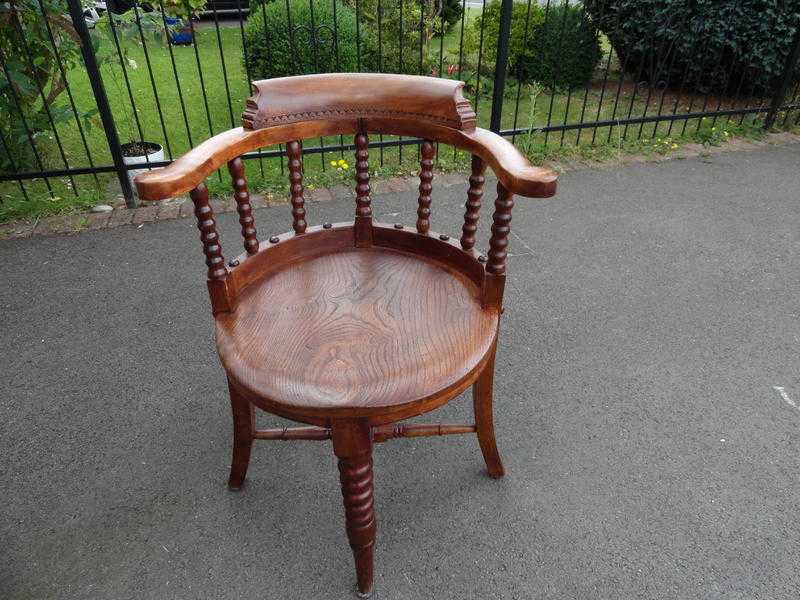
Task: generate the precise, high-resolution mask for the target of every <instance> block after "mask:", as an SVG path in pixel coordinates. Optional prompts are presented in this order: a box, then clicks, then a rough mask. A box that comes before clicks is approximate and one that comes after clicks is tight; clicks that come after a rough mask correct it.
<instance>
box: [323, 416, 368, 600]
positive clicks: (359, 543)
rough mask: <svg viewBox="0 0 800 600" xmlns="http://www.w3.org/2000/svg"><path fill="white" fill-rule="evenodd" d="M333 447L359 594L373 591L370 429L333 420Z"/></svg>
mask: <svg viewBox="0 0 800 600" xmlns="http://www.w3.org/2000/svg"><path fill="white" fill-rule="evenodd" d="M332 429H333V451H334V453H335V454H336V456H337V457H338V459H339V480H340V481H341V484H342V498H343V500H344V511H345V521H346V526H347V537H348V539H349V540H350V547H351V548H352V549H353V558H354V559H355V563H356V577H357V579H358V595H359V596H360V597H362V598H367V597H369V596H370V594H371V593H372V575H373V550H374V548H375V510H374V502H373V495H372V432H371V428H370V426H369V424H368V423H366V422H365V421H359V420H349V421H347V420H346V421H338V422H334V423H333V427H332Z"/></svg>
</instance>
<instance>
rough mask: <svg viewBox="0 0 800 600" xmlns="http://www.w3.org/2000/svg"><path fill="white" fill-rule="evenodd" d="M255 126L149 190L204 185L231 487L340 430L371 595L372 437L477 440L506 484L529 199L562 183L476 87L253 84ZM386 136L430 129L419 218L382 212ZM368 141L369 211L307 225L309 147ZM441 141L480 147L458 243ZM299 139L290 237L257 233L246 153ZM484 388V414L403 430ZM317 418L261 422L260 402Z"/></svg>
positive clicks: (359, 204)
mask: <svg viewBox="0 0 800 600" xmlns="http://www.w3.org/2000/svg"><path fill="white" fill-rule="evenodd" d="M253 87H254V95H253V96H252V97H251V98H250V99H249V100H248V101H247V104H246V108H245V110H244V113H243V115H242V121H243V127H240V128H237V129H231V130H229V131H226V132H224V133H221V134H219V135H216V136H214V137H212V138H211V139H209V140H207V141H205V142H203V143H202V144H200V145H199V146H197V147H196V148H194V149H192V150H190V151H189V152H188V153H187V154H185V155H184V156H182V157H181V158H179V159H178V160H176V161H175V162H173V163H172V164H170V165H169V166H167V167H166V168H163V169H158V170H154V171H151V172H148V173H143V174H140V175H138V176H137V177H136V187H137V189H138V192H139V196H140V197H141V198H142V199H145V200H160V199H164V198H169V197H173V196H176V195H179V194H183V193H185V192H189V193H190V195H191V198H192V201H193V203H194V207H195V210H194V212H195V216H196V217H197V227H198V229H199V230H200V240H201V242H202V244H203V252H204V254H205V258H206V265H207V266H208V281H207V283H208V291H209V295H210V300H211V309H212V313H213V316H214V319H215V326H216V343H217V350H218V353H219V356H220V360H221V362H222V365H223V367H224V368H225V372H226V374H227V378H228V388H229V390H230V401H231V407H232V411H233V429H234V430H233V459H232V464H231V472H230V478H229V480H228V485H229V487H230V488H231V489H235V490H238V489H240V488H241V486H242V485H243V483H244V479H245V475H246V472H247V466H248V463H249V460H250V449H251V447H252V444H253V441H254V440H261V439H263V440H290V439H291V440H327V439H331V440H332V442H333V451H334V453H335V455H336V456H337V458H338V461H339V474H340V481H341V488H342V495H343V499H344V508H345V523H346V529H347V535H348V539H349V541H350V546H351V548H352V551H353V555H354V558H355V566H356V574H357V581H358V584H357V585H358V592H359V593H360V594H361V595H367V594H369V593H370V592H371V590H372V579H373V547H374V544H375V513H374V508H373V475H372V445H373V443H375V442H383V441H386V440H389V439H391V438H396V437H420V436H431V435H446V434H458V433H475V434H477V438H478V443H479V445H480V449H481V451H482V453H483V457H484V459H485V461H486V465H487V468H488V472H489V475H491V476H492V477H501V476H502V475H503V465H502V463H501V461H500V456H499V454H498V452H497V446H496V443H495V436H494V425H493V421H492V387H493V375H494V361H495V350H496V346H497V335H498V324H499V320H500V314H501V312H502V302H503V289H504V284H505V277H506V275H505V273H506V247H507V246H508V236H509V232H510V223H511V209H512V208H513V206H514V200H513V195H514V194H518V195H521V196H528V197H536V198H545V197H549V196H552V195H553V194H554V193H555V189H556V176H555V175H554V174H553V173H552V172H551V171H549V170H546V169H541V168H537V167H533V166H531V165H530V163H529V162H528V161H527V160H526V159H525V158H524V157H523V156H522V155H521V154H520V153H519V152H518V151H517V150H516V149H515V148H514V146H513V145H512V144H511V143H509V142H508V141H507V140H505V139H503V138H501V137H499V136H498V135H496V134H494V133H492V132H490V131H486V130H484V129H480V128H478V127H476V125H475V122H476V118H475V113H474V111H473V110H472V107H471V106H470V104H469V102H468V101H467V100H465V99H464V96H463V94H462V87H463V83H462V82H459V81H451V80H445V79H434V78H429V77H416V76H406V75H381V74H355V73H335V74H326V75H306V76H299V77H286V78H280V79H272V80H267V81H257V82H255V83H254V84H253ZM373 133H381V134H393V135H403V136H415V137H418V138H420V139H422V140H423V141H422V143H421V164H420V174H419V179H420V184H419V198H418V210H417V222H416V226H415V227H413V228H411V227H405V226H402V225H400V224H395V225H389V224H383V223H378V222H375V221H373V218H372V207H371V200H370V185H369V164H368V148H369V135H370V134H373ZM343 134H352V135H354V146H355V157H356V162H355V194H356V201H355V204H356V206H355V217H354V220H353V221H350V222H346V223H333V224H332V223H325V224H323V225H322V226H309V225H308V224H307V223H306V209H305V201H304V196H303V168H302V140H303V139H306V138H316V137H319V136H327V135H343ZM435 142H442V143H445V144H451V145H453V146H456V147H458V148H460V149H463V150H466V151H468V152H470V153H471V155H472V173H471V175H470V177H469V188H468V191H467V193H466V197H467V201H466V211H465V214H464V225H463V228H462V232H461V235H460V238H451V237H449V236H448V235H445V234H439V233H434V232H433V231H431V230H430V214H431V209H430V206H431V190H432V179H433V159H434V152H435ZM279 143H282V144H283V143H285V144H286V152H287V155H288V166H289V190H290V195H291V216H292V230H291V231H289V232H288V233H283V234H280V235H273V236H272V237H269V238H268V239H266V240H262V241H259V239H258V237H257V233H256V227H255V222H254V219H253V213H252V209H251V206H250V198H249V194H248V190H247V182H246V179H245V172H244V163H243V161H242V158H241V155H242V154H244V153H246V152H249V151H251V150H254V149H256V148H260V147H263V146H270V145H273V144H279ZM225 164H227V167H228V170H229V172H230V174H231V178H232V185H233V190H234V198H235V201H236V205H237V211H238V215H239V223H240V224H241V228H242V237H243V238H244V252H243V253H241V254H239V255H238V256H236V257H235V258H233V259H232V260H230V261H229V262H228V263H227V264H226V262H225V259H224V258H223V254H222V247H221V245H220V239H219V235H218V233H217V227H216V222H215V220H214V214H213V211H212V209H211V206H210V204H209V197H208V196H209V195H208V190H207V188H206V186H205V185H204V183H203V182H204V180H205V178H206V177H207V176H209V175H210V174H212V173H213V172H214V171H215V170H216V169H218V168H219V167H221V166H222V165H225ZM487 165H488V166H490V167H491V168H492V170H493V171H494V173H495V175H496V176H497V179H498V184H497V199H496V200H495V202H494V214H493V216H492V227H491V238H490V240H489V251H488V253H487V255H486V256H483V255H481V254H479V252H478V251H477V250H476V248H475V243H476V231H477V223H478V215H479V211H480V208H481V198H482V195H483V184H484V171H485V169H486V167H487ZM470 386H472V388H473V392H472V393H473V404H474V413H475V422H474V424H466V425H422V424H414V425H405V424H402V423H398V421H400V420H402V419H405V418H408V417H413V416H416V415H420V414H423V413H426V412H429V411H431V410H433V409H435V408H438V407H440V406H442V405H444V404H445V403H447V402H448V401H450V400H451V399H453V398H454V397H456V396H458V395H459V394H461V393H462V392H464V391H465V390H466V389H467V388H469V387H470ZM256 407H257V408H260V409H262V410H265V411H267V412H270V413H273V414H275V415H279V416H281V417H285V418H288V419H291V420H294V421H299V422H301V423H305V424H306V425H305V426H303V427H291V428H282V429H267V430H259V429H257V428H256V425H255V410H254V409H255V408H256Z"/></svg>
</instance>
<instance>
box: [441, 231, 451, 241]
mask: <svg viewBox="0 0 800 600" xmlns="http://www.w3.org/2000/svg"><path fill="white" fill-rule="evenodd" d="M439 239H440V240H442V241H443V242H446V241H447V240H449V239H450V236H449V235H445V234H444V233H443V234H442V235H440V236H439Z"/></svg>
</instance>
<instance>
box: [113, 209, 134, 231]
mask: <svg viewBox="0 0 800 600" xmlns="http://www.w3.org/2000/svg"><path fill="white" fill-rule="evenodd" d="M133 212H134V211H132V210H130V209H128V208H117V209H115V210H114V212H112V213H111V218H110V219H109V220H108V226H109V227H120V226H121V225H130V223H131V219H133Z"/></svg>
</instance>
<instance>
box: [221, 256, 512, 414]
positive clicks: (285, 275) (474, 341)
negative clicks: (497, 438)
mask: <svg viewBox="0 0 800 600" xmlns="http://www.w3.org/2000/svg"><path fill="white" fill-rule="evenodd" d="M478 294H479V290H478V289H476V287H475V286H474V284H472V282H470V281H468V280H467V279H466V278H464V277H462V276H460V275H457V274H454V273H451V272H449V271H447V270H446V269H444V268H443V267H441V266H439V265H437V264H435V263H432V262H428V261H424V260H420V259H419V257H414V256H410V255H407V254H405V253H401V252H391V251H386V250H385V249H380V250H377V249H353V250H349V251H345V252H338V253H334V254H328V255H324V256H319V257H317V258H315V259H312V260H308V261H306V262H303V263H301V264H294V265H291V267H289V268H287V269H284V270H282V271H280V272H278V273H277V274H275V275H273V276H271V277H269V278H268V279H266V280H264V281H261V282H259V283H257V284H254V285H252V286H250V287H249V288H248V289H247V291H246V292H245V293H244V294H243V295H242V296H241V297H240V298H239V301H238V305H237V308H236V312H235V313H225V314H220V315H218V316H217V344H218V348H219V353H220V357H221V359H222V363H223V365H224V366H225V368H226V370H227V371H228V373H229V375H230V376H231V377H232V379H233V380H235V382H236V384H238V385H239V386H241V387H243V388H245V389H249V390H253V391H254V392H257V393H258V394H259V395H261V396H266V397H268V398H270V399H272V400H273V401H274V402H280V403H282V404H285V405H288V406H290V407H291V408H290V410H293V411H294V410H298V411H299V412H308V411H311V412H313V414H315V415H317V416H321V415H323V414H325V413H328V412H329V413H330V416H339V415H345V414H346V415H349V416H355V415H364V416H365V415H369V414H376V413H380V412H386V411H385V410H384V409H386V408H387V407H392V406H394V405H397V404H405V403H409V402H413V401H415V400H420V399H424V398H426V397H428V396H431V395H434V394H436V393H437V392H440V391H441V390H443V389H446V388H448V387H451V386H454V385H457V384H458V383H459V382H460V381H462V380H463V379H464V378H466V377H468V376H469V375H470V374H471V373H472V372H473V371H474V370H475V369H476V367H477V366H478V365H479V364H480V362H481V360H482V359H483V358H484V357H485V355H486V354H487V352H488V351H489V349H490V348H491V346H492V344H493V342H494V339H495V335H496V330H497V322H498V313H497V310H496V309H482V308H481V306H480V302H479V300H478Z"/></svg>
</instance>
